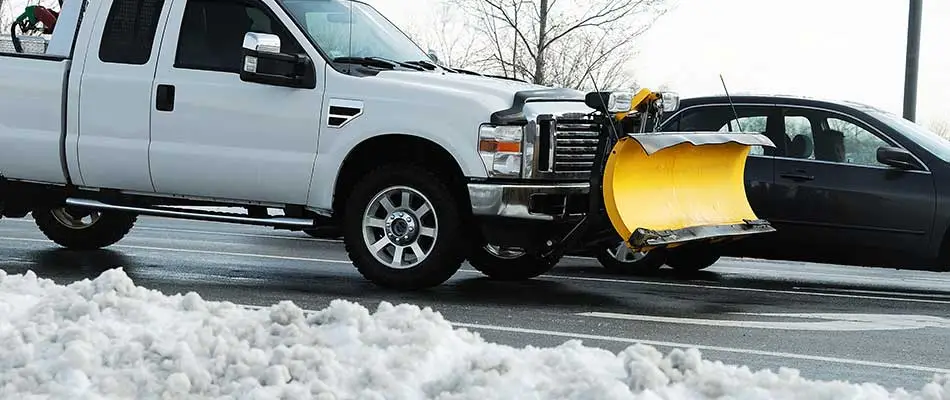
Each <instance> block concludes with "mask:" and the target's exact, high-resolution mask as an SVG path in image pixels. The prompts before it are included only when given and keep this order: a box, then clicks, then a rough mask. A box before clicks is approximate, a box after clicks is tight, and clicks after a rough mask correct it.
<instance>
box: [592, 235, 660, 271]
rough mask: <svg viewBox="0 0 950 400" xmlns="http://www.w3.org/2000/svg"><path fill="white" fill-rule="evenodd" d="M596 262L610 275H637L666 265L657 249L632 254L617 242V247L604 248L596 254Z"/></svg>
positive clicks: (621, 243)
mask: <svg viewBox="0 0 950 400" xmlns="http://www.w3.org/2000/svg"><path fill="white" fill-rule="evenodd" d="M597 261H598V262H599V263H600V265H601V266H603V267H604V269H606V270H607V271H609V272H612V273H616V274H637V273H646V272H654V271H656V270H658V269H660V268H661V267H663V264H665V263H666V257H665V254H664V252H663V251H662V250H659V249H658V250H653V251H648V252H646V253H643V252H638V253H634V252H632V251H630V249H629V248H628V247H627V246H626V245H625V244H624V243H623V242H617V246H614V247H604V248H603V249H601V251H599V252H597Z"/></svg>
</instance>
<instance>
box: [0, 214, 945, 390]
mask: <svg viewBox="0 0 950 400" xmlns="http://www.w3.org/2000/svg"><path fill="white" fill-rule="evenodd" d="M115 267H122V268H124V269H125V271H126V272H127V273H128V274H129V276H130V277H132V279H134V280H135V281H136V283H137V284H139V285H143V286H147V287H149V288H153V289H158V290H161V291H163V292H165V293H166V294H175V293H186V292H188V291H195V292H197V293H199V294H200V295H201V296H202V297H203V298H205V299H209V300H228V301H231V302H235V303H240V304H247V305H256V306H267V305H270V304H273V303H276V302H278V301H281V300H292V301H293V302H295V303H296V304H297V305H299V306H301V307H303V308H307V309H319V308H322V307H325V306H326V305H327V304H328V303H329V302H330V301H331V300H333V299H336V298H342V299H347V300H351V301H357V302H360V303H361V304H363V305H364V306H367V307H368V308H370V309H371V310H372V309H374V308H375V306H376V305H377V304H378V303H379V302H380V301H389V302H392V303H403V302H410V303H414V304H418V305H421V306H429V307H432V308H434V309H436V310H437V311H440V312H441V313H442V314H443V315H444V316H445V317H446V318H447V319H448V320H450V321H452V322H453V323H455V324H457V325H458V326H459V327H465V328H468V329H472V330H475V331H478V332H480V333H481V334H482V336H483V337H485V338H486V339H488V340H491V341H495V342H500V343H504V344H508V345H513V346H519V347H521V346H525V345H534V346H556V345H558V344H561V343H563V342H564V341H567V340H571V339H580V340H582V341H583V342H584V343H585V344H587V345H592V346H598V347H603V348H606V349H608V350H611V351H614V352H617V351H621V350H622V349H623V348H625V347H627V346H630V345H632V344H634V343H638V342H639V343H645V344H649V345H653V346H655V347H657V348H658V349H660V350H661V351H664V352H667V351H669V350H670V349H671V348H674V347H679V348H685V347H697V348H699V349H700V350H701V351H702V353H703V355H704V357H705V358H708V359H714V360H721V361H723V362H725V363H729V364H740V365H747V366H749V367H750V368H751V369H752V370H758V369H765V368H768V369H772V370H773V371H777V370H778V369H779V368H780V367H783V366H784V367H791V368H796V369H799V370H801V373H802V375H803V376H805V377H806V378H812V379H822V380H833V379H840V380H848V381H851V382H877V383H880V384H882V385H885V386H887V387H888V388H891V389H894V388H897V387H904V388H910V389H918V388H919V387H920V386H921V385H922V384H924V383H926V382H928V381H929V380H930V379H931V377H932V376H933V375H934V373H950V363H948V362H947V360H948V359H950V357H948V355H950V340H948V338H950V274H940V273H934V272H924V271H910V270H892V269H876V268H861V267H843V266H833V265H816V264H803V263H791V262H763V261H759V260H743V259H724V260H722V261H720V262H719V263H718V264H716V265H715V266H713V267H712V268H710V269H709V270H707V271H703V272H701V273H699V274H696V275H694V276H691V277H689V278H688V279H687V278H683V277H678V278H677V277H674V276H673V275H672V274H669V273H666V272H662V271H661V273H658V274H654V275H653V276H648V277H644V276H640V277H635V276H619V275H612V274H609V273H606V272H605V271H603V270H602V269H601V268H600V267H599V266H598V264H597V262H596V261H595V260H592V259H586V258H577V257H569V258H566V259H565V260H564V261H562V262H561V264H559V266H558V267H557V268H556V269H554V270H553V271H551V272H550V273H549V274H547V275H544V276H543V277H541V278H538V279H534V280H530V281H525V282H508V283H500V282H493V281H489V280H487V279H485V278H483V277H482V275H480V274H479V273H478V272H477V271H475V270H473V269H472V268H471V267H470V266H468V265H465V266H463V269H462V270H461V271H459V273H458V274H457V275H456V276H455V277H454V278H453V279H452V280H450V281H449V282H447V283H446V284H445V285H443V286H441V287H438V288H435V289H432V290H428V291H423V292H417V293H401V292H397V291H392V290H385V289H381V288H378V287H376V286H374V285H372V284H371V283H369V282H367V281H366V280H364V279H363V278H362V277H361V276H360V275H359V274H358V273H357V272H356V271H355V269H354V268H353V267H352V265H350V264H349V262H348V261H347V259H346V254H345V253H344V251H343V249H342V244H340V243H339V242H337V241H330V240H318V239H312V238H310V237H308V236H306V235H304V234H302V233H299V232H284V231H275V230H271V229H269V228H259V227H247V226H239V225H230V224H220V223H203V222H192V221H174V220H161V219H154V218H147V217H143V218H141V219H140V222H139V224H138V225H137V226H136V228H134V229H133V231H132V233H131V234H130V235H129V236H128V237H126V239H124V240H123V241H122V242H120V243H119V244H118V245H115V246H113V247H110V248H109V249H108V250H105V251H99V252H92V253H85V254H83V253H74V252H70V251H65V250H62V249H60V248H58V247H57V246H56V245H55V244H53V243H51V242H49V241H48V240H46V239H45V238H44V237H43V236H42V234H41V233H40V232H39V230H37V228H36V227H35V226H34V225H33V223H32V220H30V219H24V220H11V219H4V220H2V221H0V268H3V269H4V270H6V271H7V272H8V273H23V272H25V271H27V270H33V271H34V272H36V273H37V274H38V275H39V276H41V277H45V278H52V279H54V280H56V281H57V282H59V283H68V282H72V281H75V280H78V279H84V278H94V277H95V276H97V275H98V274H99V273H101V272H102V271H104V270H106V269H110V268H115Z"/></svg>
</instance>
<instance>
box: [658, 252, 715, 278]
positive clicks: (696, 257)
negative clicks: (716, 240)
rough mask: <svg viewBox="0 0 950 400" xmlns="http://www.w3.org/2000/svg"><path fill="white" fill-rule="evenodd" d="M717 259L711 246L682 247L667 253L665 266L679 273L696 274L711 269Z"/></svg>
mask: <svg viewBox="0 0 950 400" xmlns="http://www.w3.org/2000/svg"><path fill="white" fill-rule="evenodd" d="M719 258H720V255H719V253H717V252H716V250H715V249H714V248H712V247H711V246H695V247H694V246H684V247H682V248H678V249H676V250H671V251H669V252H668V253H667V255H666V265H669V266H670V267H671V268H673V269H674V270H676V271H680V272H696V271H701V270H704V269H706V268H709V267H711V266H712V265H713V264H715V263H716V262H717V261H719Z"/></svg>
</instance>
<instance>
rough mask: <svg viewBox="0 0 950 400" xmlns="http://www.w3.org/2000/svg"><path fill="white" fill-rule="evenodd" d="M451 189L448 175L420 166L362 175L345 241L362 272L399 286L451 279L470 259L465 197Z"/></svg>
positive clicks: (351, 200)
mask: <svg viewBox="0 0 950 400" xmlns="http://www.w3.org/2000/svg"><path fill="white" fill-rule="evenodd" d="M451 193H452V192H451V191H450V190H449V188H448V186H447V185H446V184H445V183H444V178H441V177H439V176H437V175H435V174H433V173H432V172H429V171H428V170H426V169H423V168H421V167H417V166H409V165H399V164H396V165H386V166H383V167H380V168H377V169H375V170H373V171H370V172H369V173H367V174H366V175H363V176H361V177H359V182H357V183H356V185H355V187H354V188H353V190H352V191H351V192H350V195H349V196H348V198H347V200H346V209H345V211H344V217H343V218H344V220H343V221H344V223H343V233H344V234H343V243H344V244H345V247H346V252H347V254H348V255H349V258H350V260H351V261H352V262H353V264H354V265H355V266H356V269H357V270H358V271H359V272H360V274H362V275H363V277H365V278H366V279H369V280H370V281H372V282H374V283H376V284H377V285H380V286H383V287H388V288H394V289H400V290H417V289H424V288H429V287H433V286H438V285H440V284H442V283H443V282H445V281H447V280H448V279H449V278H451V277H452V275H454V274H455V273H456V272H457V271H458V270H459V268H461V266H462V261H463V260H464V259H465V252H464V247H462V246H463V244H464V243H465V240H464V235H463V234H462V224H461V220H462V213H461V211H460V210H459V206H458V204H459V203H460V202H459V201H458V199H456V198H454V197H453V196H452V194H451ZM407 198H408V200H409V204H406V199H407ZM384 199H385V200H388V201H386V202H385V203H384ZM384 204H385V205H384ZM374 246H377V247H379V250H378V251H374V249H373V247H374ZM420 252H421V253H422V254H418V253H420ZM396 258H399V264H401V265H396ZM407 259H408V261H407Z"/></svg>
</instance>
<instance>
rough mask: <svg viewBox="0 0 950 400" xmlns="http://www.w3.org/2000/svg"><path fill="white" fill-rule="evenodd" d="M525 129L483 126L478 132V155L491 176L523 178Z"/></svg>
mask: <svg viewBox="0 0 950 400" xmlns="http://www.w3.org/2000/svg"><path fill="white" fill-rule="evenodd" d="M523 140H524V128H522V127H520V126H494V125H482V126H481V128H479V130H478V154H479V155H480V156H481V157H482V162H483V163H485V168H486V169H488V174H489V175H491V176H495V177H497V176H502V177H515V178H517V177H520V176H521V157H522V152H521V144H522V142H523Z"/></svg>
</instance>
